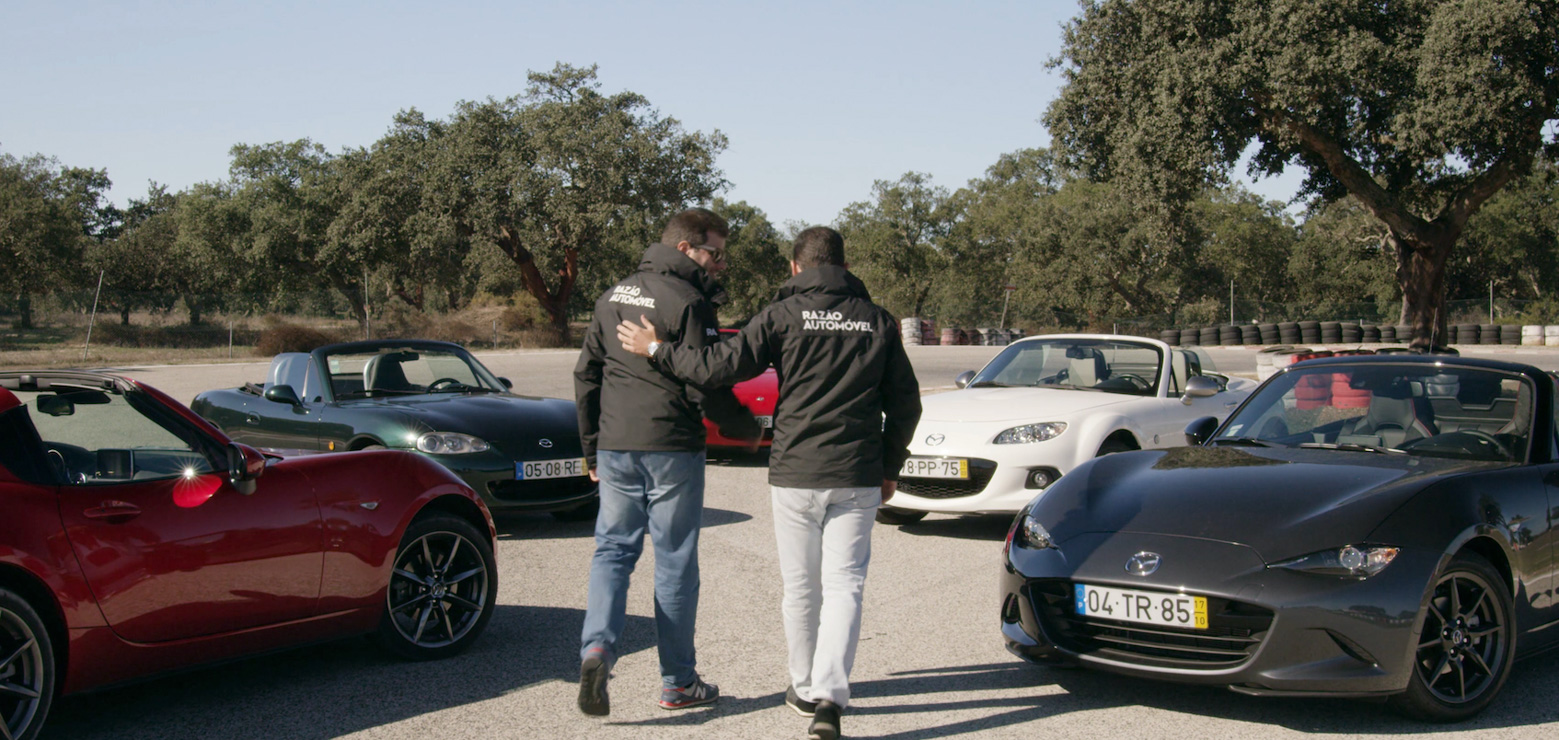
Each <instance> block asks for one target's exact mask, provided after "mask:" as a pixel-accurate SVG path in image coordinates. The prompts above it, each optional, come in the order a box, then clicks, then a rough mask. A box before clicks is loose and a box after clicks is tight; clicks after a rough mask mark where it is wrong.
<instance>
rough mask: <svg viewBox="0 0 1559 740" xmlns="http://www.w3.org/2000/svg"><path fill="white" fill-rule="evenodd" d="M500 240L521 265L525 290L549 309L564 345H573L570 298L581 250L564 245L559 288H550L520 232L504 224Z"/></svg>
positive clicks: (505, 252) (575, 279)
mask: <svg viewBox="0 0 1559 740" xmlns="http://www.w3.org/2000/svg"><path fill="white" fill-rule="evenodd" d="M497 242H498V248H499V249H501V250H503V253H504V254H507V255H509V259H512V260H514V263H515V264H516V265H518V266H519V268H520V279H521V281H522V282H523V283H524V285H525V290H526V291H527V292H529V293H530V294H531V295H532V296H534V297H535V298H536V302H537V303H539V304H541V307H542V308H543V309H544V310H546V312H547V317H548V318H549V319H550V323H551V324H552V329H553V330H554V331H555V332H557V338H558V341H559V342H560V343H561V346H564V347H568V346H572V345H573V343H574V340H573V334H572V332H570V331H569V328H568V299H569V296H571V295H573V293H574V283H575V281H577V280H578V279H579V250H578V249H577V248H575V247H564V248H563V268H562V269H560V270H558V287H557V290H549V289H548V288H547V281H546V278H544V277H542V274H541V269H540V268H538V267H537V266H536V257H535V255H533V254H531V251H530V250H529V249H526V248H525V245H523V244H521V243H520V238H519V235H518V234H516V233H515V232H514V231H513V230H512V229H510V228H509V227H507V226H504V227H501V228H500V229H499V230H498V239H497Z"/></svg>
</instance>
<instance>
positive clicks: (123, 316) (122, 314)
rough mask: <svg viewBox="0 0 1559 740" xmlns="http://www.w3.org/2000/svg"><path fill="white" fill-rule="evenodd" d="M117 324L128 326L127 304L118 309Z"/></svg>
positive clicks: (128, 312) (128, 309) (128, 311)
mask: <svg viewBox="0 0 1559 740" xmlns="http://www.w3.org/2000/svg"><path fill="white" fill-rule="evenodd" d="M119 325H120V326H129V325H130V307H129V306H123V307H121V308H120V309H119Z"/></svg>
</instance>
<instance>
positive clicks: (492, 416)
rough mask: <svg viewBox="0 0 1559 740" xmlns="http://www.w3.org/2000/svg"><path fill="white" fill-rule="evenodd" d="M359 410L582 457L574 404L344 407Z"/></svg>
mask: <svg viewBox="0 0 1559 740" xmlns="http://www.w3.org/2000/svg"><path fill="white" fill-rule="evenodd" d="M341 405H342V407H344V408H352V409H354V410H358V411H364V410H368V409H374V410H380V411H384V412H389V413H397V414H400V415H402V416H403V417H404V418H405V419H406V420H407V421H409V422H412V423H414V424H417V425H420V426H422V427H425V428H426V429H427V430H429V431H439V432H460V433H462V434H470V435H472V436H475V437H480V438H482V439H484V440H486V441H487V442H489V443H491V444H492V445H493V446H495V447H498V448H499V449H504V450H511V451H512V450H516V449H522V448H523V449H529V448H530V447H531V446H532V443H533V442H534V441H535V440H537V439H540V438H546V439H549V440H551V441H552V442H553V443H554V444H556V447H553V448H552V449H555V450H557V451H558V453H559V455H560V456H562V455H570V454H578V453H579V449H580V446H579V416H578V414H577V412H576V411H575V406H574V402H573V401H565V400H563V399H560V398H535V397H532V396H516V395H512V394H498V393H482V394H464V393H429V394H426V395H418V396H395V397H390V398H365V399H359V400H354V401H348V402H345V403H343V404H341Z"/></svg>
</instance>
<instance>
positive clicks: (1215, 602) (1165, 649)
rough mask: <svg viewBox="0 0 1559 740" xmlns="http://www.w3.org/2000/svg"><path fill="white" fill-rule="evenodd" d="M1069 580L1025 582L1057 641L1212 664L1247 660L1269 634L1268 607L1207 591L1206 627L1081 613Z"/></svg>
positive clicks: (1191, 664) (1158, 660)
mask: <svg viewBox="0 0 1559 740" xmlns="http://www.w3.org/2000/svg"><path fill="white" fill-rule="evenodd" d="M1073 593H1074V591H1073V584H1072V582H1071V581H1062V580H1043V581H1035V582H1032V583H1031V584H1030V585H1029V595H1030V598H1031V599H1032V601H1033V605H1034V613H1035V614H1037V615H1039V618H1040V621H1041V622H1043V625H1044V628H1045V632H1046V634H1047V635H1049V636H1050V637H1051V639H1053V640H1055V641H1056V642H1057V644H1058V645H1059V646H1061V647H1063V648H1066V649H1067V650H1071V651H1073V652H1077V653H1089V654H1092V655H1096V656H1099V657H1105V658H1110V659H1112V660H1119V661H1123V662H1128V663H1136V664H1139V665H1145V666H1155V667H1167V668H1189V669H1205V670H1216V669H1224V668H1230V667H1233V666H1237V665H1239V664H1241V663H1244V662H1245V661H1247V660H1250V658H1251V656H1253V655H1255V654H1256V650H1257V649H1258V648H1260V647H1261V643H1262V641H1264V640H1265V639H1266V638H1267V630H1268V629H1269V628H1270V627H1271V626H1272V611H1271V610H1270V609H1265V608H1262V607H1259V606H1255V605H1252V604H1246V603H1244V602H1240V601H1231V600H1229V599H1220V598H1216V597H1212V596H1209V597H1207V629H1205V630H1193V629H1182V628H1177V627H1162V626H1158V625H1151V624H1136V623H1132V622H1119V621H1116V620H1113V619H1099V618H1097V617H1084V616H1081V615H1079V614H1077V613H1076V611H1074V609H1073V603H1074V602H1075V600H1074V597H1073Z"/></svg>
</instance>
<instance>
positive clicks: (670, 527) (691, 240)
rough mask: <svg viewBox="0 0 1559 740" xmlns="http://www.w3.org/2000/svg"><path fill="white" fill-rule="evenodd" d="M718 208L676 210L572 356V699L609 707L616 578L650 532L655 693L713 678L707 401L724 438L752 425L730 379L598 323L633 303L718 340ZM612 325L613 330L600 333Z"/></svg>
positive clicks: (696, 687) (663, 698) (602, 303)
mask: <svg viewBox="0 0 1559 740" xmlns="http://www.w3.org/2000/svg"><path fill="white" fill-rule="evenodd" d="M728 235H729V229H728V227H727V226H726V222H725V219H722V218H721V217H720V216H718V215H716V214H715V213H713V212H711V211H708V210H705V209H703V208H693V209H690V210H687V211H683V212H682V213H679V214H677V215H676V216H674V217H673V218H672V219H671V221H670V223H668V224H667V225H666V229H665V231H664V232H663V233H662V234H661V241H660V243H659V244H652V245H650V247H649V249H647V250H645V252H644V258H643V259H642V260H641V261H640V263H639V269H638V270H637V271H636V272H634V273H633V274H631V275H629V276H628V277H627V278H624V279H623V280H622V282H620V283H618V284H617V285H615V286H612V288H610V289H609V290H607V291H606V293H604V294H602V296H601V298H600V299H599V300H597V301H596V304H595V318H594V319H593V320H592V321H591V323H590V329H589V331H588V332H587V333H586V335H585V342H584V347H583V350H582V351H581V353H580V356H579V363H578V365H576V366H575V368H574V393H575V397H576V400H577V402H578V406H579V434H580V437H581V438H582V440H583V442H584V452H585V455H586V457H587V458H589V459H590V476H591V478H593V479H595V480H598V481H600V484H601V511H600V514H599V515H597V517H596V525H595V541H596V549H595V556H594V558H593V559H592V560H591V562H590V596H589V605H588V606H587V608H586V610H585V625H584V631H583V634H582V635H581V643H582V646H581V648H580V670H579V709H580V711H583V712H584V713H585V714H590V715H605V714H608V713H610V712H611V703H610V701H609V700H608V698H607V692H606V684H607V678H608V677H609V675H610V674H611V670H612V664H613V663H614V662H615V661H616V659H617V653H616V647H617V640H618V638H619V637H621V635H622V631H623V624H624V622H625V621H626V618H627V596H628V578H629V576H630V575H631V574H632V573H633V568H634V565H635V564H637V563H638V560H639V555H640V553H642V552H643V550H644V535H645V534H646V532H648V534H649V536H650V539H651V540H652V541H653V542H654V543H655V628H656V629H655V631H656V635H657V636H658V644H657V647H658V649H659V651H660V672H661V693H660V706H661V707H664V708H666V709H682V708H685V707H691V706H697V705H700V704H708V703H711V702H713V701H715V700H716V699H717V698H719V696H720V691H719V689H718V688H717V687H715V686H713V685H711V684H708V683H705V682H704V681H703V680H701V679H700V678H699V675H698V671H697V667H696V660H695V653H694V647H693V633H694V622H695V619H696V617H697V614H698V589H699V578H698V532H699V527H700V525H701V524H702V521H703V509H704V423H703V417H704V416H705V415H707V416H708V417H709V418H710V420H712V421H714V422H715V423H716V424H718V425H719V426H720V431H721V433H722V434H724V435H725V436H727V437H731V438H735V439H754V440H755V439H757V438H758V437H759V436H760V435H761V434H762V430H761V429H760V428H759V426H758V423H757V420H755V419H754V418H753V417H752V414H751V413H749V412H748V411H747V410H746V409H745V408H743V407H742V405H741V404H740V403H739V402H737V400H736V397H735V396H734V395H732V394H731V389H730V386H729V385H727V386H725V387H724V388H719V389H716V390H705V389H701V388H698V387H694V386H688V385H685V384H683V383H682V382H681V381H679V380H677V379H675V378H673V377H671V376H670V375H667V374H664V373H662V372H661V371H659V370H657V369H656V368H654V367H653V366H652V365H651V364H650V363H649V361H647V360H645V359H644V358H643V357H639V356H636V355H634V354H632V353H630V352H626V351H624V350H623V349H622V346H621V345H620V343H619V342H617V341H616V340H615V336H611V335H607V334H606V331H607V330H608V329H611V330H615V328H616V326H617V324H618V322H619V321H621V320H622V319H624V318H626V317H628V316H630V315H631V316H634V317H635V318H637V317H639V316H641V315H643V316H646V317H649V319H650V321H652V322H653V323H654V325H655V326H657V327H659V328H660V329H661V331H663V332H665V333H666V334H667V335H668V336H676V337H678V339H679V340H680V341H683V342H686V343H688V344H690V345H691V346H696V347H702V346H705V345H708V344H713V343H715V342H718V341H719V327H718V326H717V324H716V320H715V307H716V306H717V305H719V304H720V303H721V302H723V301H724V300H725V292H724V291H723V290H721V289H720V286H719V284H718V283H716V282H715V281H714V277H713V275H714V274H715V273H717V272H719V270H721V269H723V268H724V266H725V239H726V237H727V236H728ZM609 337H610V339H611V341H607V339H608V338H609Z"/></svg>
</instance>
